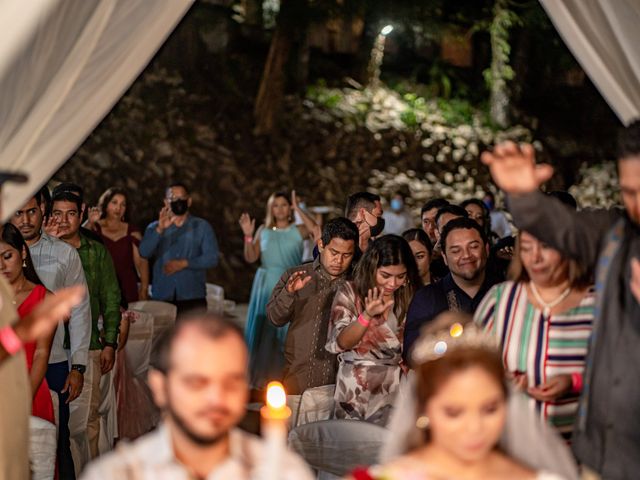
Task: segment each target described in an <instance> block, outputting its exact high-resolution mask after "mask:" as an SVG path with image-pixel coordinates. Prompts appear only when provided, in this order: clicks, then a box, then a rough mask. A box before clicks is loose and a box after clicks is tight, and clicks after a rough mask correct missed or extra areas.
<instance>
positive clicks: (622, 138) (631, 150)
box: [618, 119, 640, 160]
mask: <svg viewBox="0 0 640 480" xmlns="http://www.w3.org/2000/svg"><path fill="white" fill-rule="evenodd" d="M639 155H640V119H638V120H635V121H634V122H633V123H632V124H631V125H629V126H628V127H626V128H624V129H622V130H620V133H619V134H618V160H621V159H623V158H628V157H637V156H639Z"/></svg>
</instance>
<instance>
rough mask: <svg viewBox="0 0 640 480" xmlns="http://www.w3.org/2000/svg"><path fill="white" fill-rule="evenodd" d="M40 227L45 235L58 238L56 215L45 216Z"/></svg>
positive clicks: (58, 227) (58, 224)
mask: <svg viewBox="0 0 640 480" xmlns="http://www.w3.org/2000/svg"><path fill="white" fill-rule="evenodd" d="M42 229H43V230H44V233H46V234H47V235H49V236H51V237H54V238H60V221H59V220H58V219H57V218H56V217H47V218H45V219H44V222H43V224H42Z"/></svg>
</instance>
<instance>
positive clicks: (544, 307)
mask: <svg viewBox="0 0 640 480" xmlns="http://www.w3.org/2000/svg"><path fill="white" fill-rule="evenodd" d="M529 285H530V286H531V293H533V296H534V298H535V299H536V301H537V302H538V304H540V305H541V306H542V314H543V315H544V316H545V317H548V316H549V314H550V313H551V309H552V308H553V307H555V306H557V305H559V304H560V303H562V301H563V300H564V299H565V298H567V297H568V296H569V294H570V293H571V287H570V286H569V287H567V288H566V289H565V290H564V291H563V292H562V293H561V294H560V295H558V296H557V297H556V298H555V299H554V300H552V301H551V302H548V303H547V302H545V301H544V300H543V299H542V297H541V296H540V294H539V293H538V289H537V288H536V284H535V283H533V282H529Z"/></svg>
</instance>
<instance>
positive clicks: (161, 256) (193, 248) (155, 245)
mask: <svg viewBox="0 0 640 480" xmlns="http://www.w3.org/2000/svg"><path fill="white" fill-rule="evenodd" d="M191 203H192V200H191V196H190V195H189V190H188V188H187V187H186V186H185V185H184V184H182V183H173V184H171V185H170V186H169V187H168V188H167V189H166V195H165V199H164V207H163V208H162V210H160V215H159V217H158V220H157V221H155V222H152V223H151V224H150V225H149V226H148V227H147V230H146V231H145V234H144V237H143V239H142V242H141V243H140V255H142V256H143V257H144V258H148V259H151V258H153V260H154V265H153V278H152V286H151V298H153V299H154V300H160V301H164V302H170V303H173V304H174V305H175V306H176V307H177V308H178V315H181V314H184V313H185V312H188V311H198V310H206V308H207V300H206V296H207V293H206V281H207V269H208V268H213V267H215V266H216V265H217V264H218V256H219V254H218V242H217V240H216V236H215V233H214V232H213V228H211V225H210V224H209V222H207V221H206V220H204V219H203V218H199V217H196V216H194V215H191V214H190V213H189V209H190V208H191Z"/></svg>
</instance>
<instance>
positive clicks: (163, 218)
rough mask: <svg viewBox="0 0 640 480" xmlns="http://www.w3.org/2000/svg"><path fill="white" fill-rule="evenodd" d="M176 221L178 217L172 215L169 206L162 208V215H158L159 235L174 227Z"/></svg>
mask: <svg viewBox="0 0 640 480" xmlns="http://www.w3.org/2000/svg"><path fill="white" fill-rule="evenodd" d="M175 221H176V217H175V216H174V215H172V214H171V209H170V208H169V207H168V206H164V207H162V210H160V214H159V215H158V226H157V227H156V231H157V232H158V233H162V232H164V231H165V230H166V229H167V228H169V227H170V226H171V225H173V224H174V223H175Z"/></svg>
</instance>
